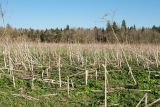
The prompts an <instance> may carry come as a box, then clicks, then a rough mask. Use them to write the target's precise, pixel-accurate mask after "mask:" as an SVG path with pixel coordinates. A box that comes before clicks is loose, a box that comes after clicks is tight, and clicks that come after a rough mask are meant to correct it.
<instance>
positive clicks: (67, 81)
mask: <svg viewBox="0 0 160 107" xmlns="http://www.w3.org/2000/svg"><path fill="white" fill-rule="evenodd" d="M67 92H68V97H69V77H68V76H67Z"/></svg>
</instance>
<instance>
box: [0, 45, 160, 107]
mask: <svg viewBox="0 0 160 107" xmlns="http://www.w3.org/2000/svg"><path fill="white" fill-rule="evenodd" d="M159 98H160V46H159V45H151V44H137V45H135V44H134V45H129V44H49V43H28V42H23V43H16V42H7V43H5V42H4V43H0V106H1V107H3V106H5V107H7V106H13V107H21V106H23V107H25V106H27V107H39V106H40V107H98V106H99V107H101V106H102V107H103V106H108V107H144V106H148V107H160V105H159V104H158V101H159V100H158V99H159Z"/></svg>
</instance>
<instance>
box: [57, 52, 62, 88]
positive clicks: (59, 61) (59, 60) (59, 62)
mask: <svg viewBox="0 0 160 107" xmlns="http://www.w3.org/2000/svg"><path fill="white" fill-rule="evenodd" d="M58 74H59V87H60V88H61V87H62V82H61V57H60V55H59V57H58Z"/></svg>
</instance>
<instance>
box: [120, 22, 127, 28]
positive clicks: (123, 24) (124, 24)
mask: <svg viewBox="0 0 160 107" xmlns="http://www.w3.org/2000/svg"><path fill="white" fill-rule="evenodd" d="M121 29H124V30H126V29H127V26H126V21H125V20H122V25H121Z"/></svg>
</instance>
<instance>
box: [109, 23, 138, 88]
mask: <svg viewBox="0 0 160 107" xmlns="http://www.w3.org/2000/svg"><path fill="white" fill-rule="evenodd" d="M109 24H110V26H111V29H112V32H113V35H114V36H115V38H116V40H117V43H119V46H120V49H121V51H122V54H123V56H124V58H125V61H126V64H127V66H128V69H129V73H130V74H131V76H132V79H133V81H134V84H135V85H136V84H137V82H136V80H135V78H134V75H133V72H132V70H131V67H130V65H129V63H128V60H127V57H126V54H125V52H124V50H123V48H122V45H121V44H120V42H119V39H118V37H117V35H116V33H115V31H114V29H113V26H112V24H111V23H109Z"/></svg>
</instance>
